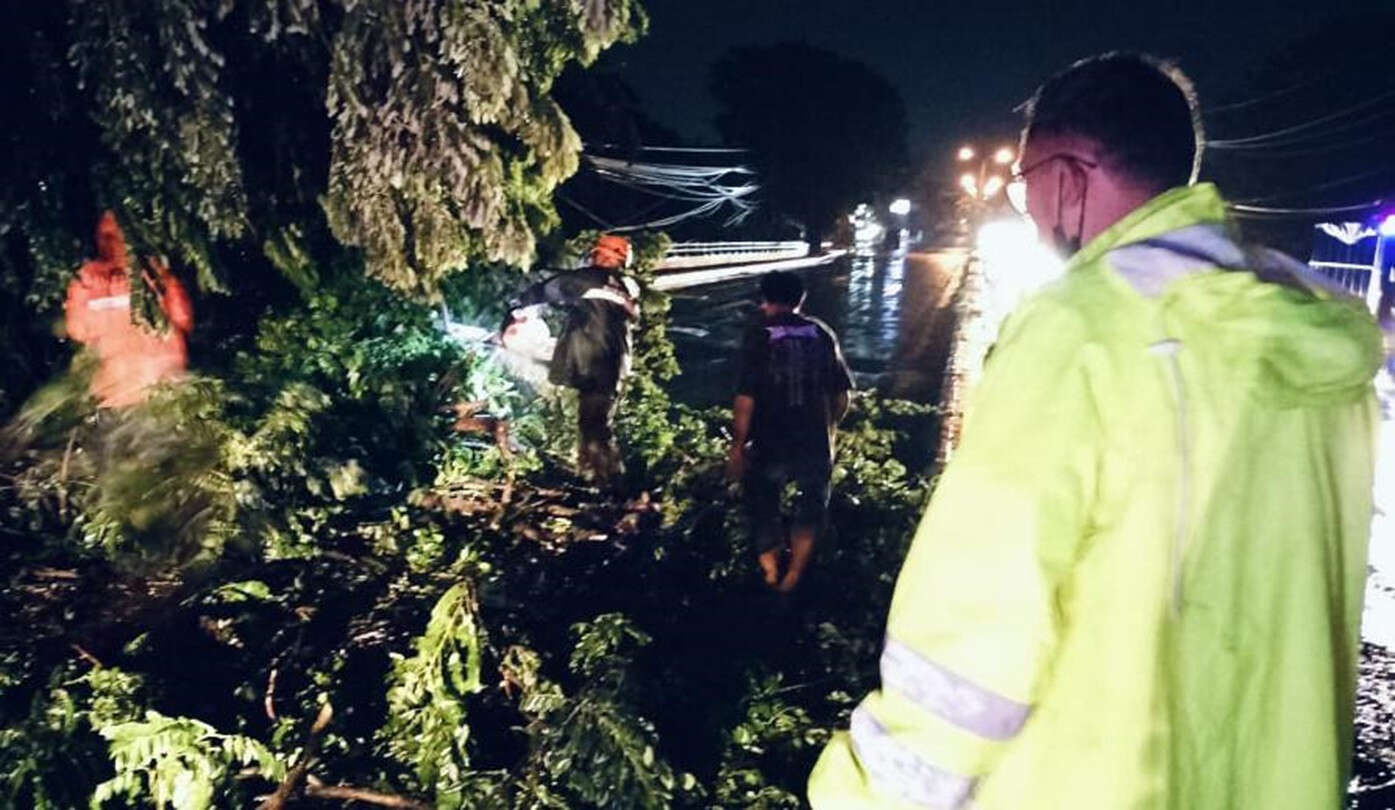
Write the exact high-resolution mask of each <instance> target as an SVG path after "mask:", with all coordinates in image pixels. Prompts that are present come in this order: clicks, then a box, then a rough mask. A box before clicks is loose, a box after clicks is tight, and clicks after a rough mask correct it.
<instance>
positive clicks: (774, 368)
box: [727, 270, 852, 593]
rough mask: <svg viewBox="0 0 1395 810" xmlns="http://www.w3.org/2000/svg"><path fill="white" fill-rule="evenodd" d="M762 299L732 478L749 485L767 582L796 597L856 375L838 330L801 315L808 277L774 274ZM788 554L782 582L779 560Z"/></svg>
mask: <svg viewBox="0 0 1395 810" xmlns="http://www.w3.org/2000/svg"><path fill="white" fill-rule="evenodd" d="M760 296H761V303H760V310H761V320H760V323H759V324H757V325H755V326H753V327H752V328H751V329H750V330H749V331H748V332H747V333H746V338H745V341H744V344H743V347H742V353H741V372H740V377H739V380H738V383H737V390H736V400H735V402H734V403H733V405H732V413H733V420H732V445H731V450H730V453H729V456H728V463H727V471H728V474H729V475H730V476H731V477H732V478H733V479H734V480H738V481H741V482H742V483H743V487H744V490H745V496H746V506H747V510H748V512H749V513H750V517H751V533H752V537H753V538H754V540H755V544H756V553H757V555H758V556H757V559H758V560H759V562H760V567H761V572H762V573H763V574H764V575H765V582H766V584H767V585H770V586H771V587H772V588H775V589H776V590H777V591H780V592H782V593H788V592H790V591H792V590H794V588H795V586H796V585H798V584H799V579H800V577H801V576H803V574H804V569H805V568H806V567H807V566H808V564H809V559H810V557H811V555H812V554H813V550H814V541H815V539H816V537H817V535H818V533H819V531H820V530H821V529H822V528H823V524H824V521H825V517H826V513H827V510H828V497H829V477H830V476H831V475H832V471H833V439H834V433H835V429H836V427H837V424H838V422H839V420H841V419H842V418H843V415H844V414H845V413H847V410H848V396H849V391H851V390H852V375H851V374H850V373H849V372H848V366H847V363H845V362H844V361H843V353H842V350H841V349H839V347H838V338H837V336H836V335H834V334H833V330H832V329H829V328H828V326H827V325H826V324H824V323H823V322H822V321H819V320H818V319H816V318H810V317H808V316H807V315H803V314H801V313H800V312H799V308H800V306H801V305H802V304H803V303H804V282H803V281H802V280H801V279H800V278H799V276H797V275H795V274H793V273H789V272H785V271H780V270H777V271H774V272H771V273H768V274H767V275H766V276H765V277H763V278H762V279H761V283H760ZM791 482H793V483H794V485H795V487H796V490H797V496H796V498H795V505H794V514H793V515H791V516H790V517H789V521H788V523H789V530H788V532H786V530H785V525H786V521H785V518H784V516H783V515H782V514H781V509H780V501H781V495H782V494H783V492H784V490H785V487H786V485H787V484H789V483H791ZM787 548H788V550H789V565H788V567H787V568H786V570H785V571H784V574H783V576H782V575H781V572H780V558H781V557H782V556H783V554H784V552H785V550H786V549H787Z"/></svg>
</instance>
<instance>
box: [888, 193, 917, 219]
mask: <svg viewBox="0 0 1395 810" xmlns="http://www.w3.org/2000/svg"><path fill="white" fill-rule="evenodd" d="M886 210H888V211H890V212H891V213H893V214H895V215H896V216H898V217H904V216H905V215H907V214H909V213H910V212H911V201H910V200H908V199H906V198H905V197H902V198H900V199H898V200H892V201H891V205H888V206H887V208H886Z"/></svg>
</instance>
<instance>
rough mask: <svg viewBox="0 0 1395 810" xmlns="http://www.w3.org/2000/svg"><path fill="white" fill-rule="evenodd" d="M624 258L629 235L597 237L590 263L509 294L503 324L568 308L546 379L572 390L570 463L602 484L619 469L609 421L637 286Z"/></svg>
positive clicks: (625, 365)
mask: <svg viewBox="0 0 1395 810" xmlns="http://www.w3.org/2000/svg"><path fill="white" fill-rule="evenodd" d="M630 258H631V255H630V242H629V240H628V239H626V238H625V237H623V236H615V235H610V234H607V235H604V236H602V237H600V239H599V240H598V241H597V243H596V246H595V248H594V249H593V250H592V251H591V256H590V264H589V266H587V267H583V268H581V269H579V270H571V271H567V272H563V273H558V274H557V275H554V276H551V277H550V278H547V279H544V280H543V281H540V282H538V283H537V284H534V285H533V286H531V287H529V288H528V289H527V290H525V291H524V292H523V293H522V294H521V295H519V296H518V297H517V298H515V299H514V300H512V301H511V302H510V303H509V320H508V323H506V324H505V326H504V330H503V331H504V333H505V335H507V334H508V332H509V329H510V328H511V327H512V326H513V324H514V323H516V322H517V321H519V320H522V319H525V318H527V317H529V311H530V310H532V309H533V308H534V307H538V306H542V305H550V306H554V307H561V308H564V309H565V310H566V311H567V322H566V325H565V326H564V327H563V329H562V333H561V335H560V336H558V338H557V346H556V349H555V350H554V351H553V354H552V360H551V363H550V365H549V368H548V380H549V381H550V382H552V383H553V384H555V385H562V386H567V387H569V388H574V389H576V391H577V403H578V404H577V410H578V418H577V428H578V433H579V436H580V438H579V442H578V448H577V465H578V467H579V469H580V470H581V472H582V474H583V475H585V476H587V477H588V478H591V479H593V480H595V481H597V482H598V483H602V484H608V483H612V482H614V480H615V479H616V478H617V477H618V476H619V475H620V474H621V473H622V472H623V471H624V470H623V465H622V464H621V460H620V450H619V448H618V447H617V446H616V444H615V437H614V433H613V431H612V429H611V420H612V419H613V418H614V415H615V401H616V397H617V396H618V395H619V390H620V382H621V381H622V380H623V379H624V378H625V376H626V375H627V374H628V373H629V366H630V352H631V333H632V331H633V329H634V325H635V323H636V322H637V321H638V319H639V294H640V289H639V285H638V284H637V283H636V282H635V280H634V279H633V278H631V277H630V276H628V275H626V274H625V273H624V270H625V268H627V267H628V266H629V264H630Z"/></svg>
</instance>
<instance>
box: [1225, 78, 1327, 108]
mask: <svg viewBox="0 0 1395 810" xmlns="http://www.w3.org/2000/svg"><path fill="white" fill-rule="evenodd" d="M1336 72H1337V71H1335V70H1327V71H1324V72H1322V73H1319V74H1318V75H1317V76H1315V77H1313V78H1310V79H1308V80H1307V81H1303V82H1299V83H1298V84H1291V85H1289V86H1288V87H1284V88H1282V89H1279V90H1275V91H1273V92H1272V93H1265V94H1264V95H1262V96H1256V97H1255V98H1249V99H1245V100H1244V101H1234V102H1229V103H1226V104H1221V105H1218V106H1215V107H1203V108H1202V110H1201V112H1202V114H1203V115H1213V114H1215V113H1220V112H1231V111H1232V110H1243V109H1247V108H1249V107H1253V106H1255V105H1257V104H1263V103H1264V102H1266V101H1272V100H1274V99H1276V98H1279V97H1281V96H1286V95H1288V94H1289V93H1292V92H1294V91H1295V90H1302V89H1304V88H1307V87H1312V86H1313V85H1315V84H1319V83H1321V82H1325V81H1327V79H1328V78H1329V77H1331V76H1332V74H1333V73H1336Z"/></svg>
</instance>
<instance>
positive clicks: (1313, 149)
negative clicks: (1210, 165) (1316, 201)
mask: <svg viewBox="0 0 1395 810" xmlns="http://www.w3.org/2000/svg"><path fill="white" fill-rule="evenodd" d="M1389 138H1390V133H1388V132H1377V133H1376V134H1374V135H1366V136H1364V137H1361V138H1355V139H1352V140H1348V141H1337V142H1336V143H1317V144H1313V145H1312V146H1297V145H1295V146H1293V147H1292V148H1286V146H1287V144H1280V145H1278V146H1274V147H1262V146H1261V147H1250V148H1247V149H1231V150H1227V151H1225V152H1223V153H1222V154H1226V155H1230V156H1232V157H1240V158H1249V159H1253V160H1277V159H1279V158H1290V157H1299V156H1301V155H1319V154H1327V153H1329V152H1340V151H1342V150H1345V149H1351V148H1353V147H1356V146H1362V145H1364V144H1368V143H1371V142H1373V141H1385V140H1388V139H1389ZM1292 143H1293V144H1298V143H1300V142H1299V141H1293V142H1292Z"/></svg>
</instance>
